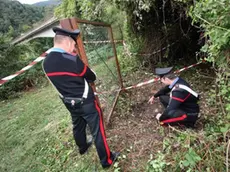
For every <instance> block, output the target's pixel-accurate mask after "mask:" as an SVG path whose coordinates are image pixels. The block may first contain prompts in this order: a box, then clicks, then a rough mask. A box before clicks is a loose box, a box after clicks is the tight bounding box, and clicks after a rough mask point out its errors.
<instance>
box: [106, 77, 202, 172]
mask: <svg viewBox="0 0 230 172" xmlns="http://www.w3.org/2000/svg"><path fill="white" fill-rule="evenodd" d="M149 78H150V77H149V76H145V75H138V79H137V80H136V83H139V80H140V81H145V80H147V79H149ZM191 85H193V84H191ZM161 87H163V85H162V84H161V83H159V82H156V83H153V84H149V85H147V86H143V87H140V88H136V89H131V90H129V91H126V92H123V93H121V95H120V97H119V102H118V104H117V106H116V108H115V111H114V113H113V115H112V116H111V118H110V124H109V125H108V126H107V127H106V130H107V131H106V133H107V136H108V142H109V145H111V149H112V150H114V151H119V152H121V156H120V159H119V167H120V168H121V171H125V172H126V171H132V172H133V171H145V170H146V166H147V162H148V160H149V159H150V156H151V154H152V156H153V158H156V157H155V155H156V153H157V152H158V151H162V148H163V138H164V136H165V135H167V133H168V131H169V130H168V129H167V127H161V126H159V124H158V122H157V120H156V118H155V116H156V114H157V113H159V112H160V113H161V112H163V107H162V105H161V104H160V102H159V100H158V101H156V102H155V103H154V104H152V105H150V104H148V100H149V98H150V97H151V96H152V95H153V94H154V92H156V91H158V90H159V89H160V88H161ZM197 91H198V92H199V93H200V90H197ZM204 102H205V101H203V100H201V103H202V104H203V103H204ZM201 107H206V105H202V106H201ZM202 109H203V108H201V113H204V112H202V111H203V110H202ZM202 127H203V124H201V122H199V120H198V122H197V124H196V130H199V129H201V128H202Z"/></svg>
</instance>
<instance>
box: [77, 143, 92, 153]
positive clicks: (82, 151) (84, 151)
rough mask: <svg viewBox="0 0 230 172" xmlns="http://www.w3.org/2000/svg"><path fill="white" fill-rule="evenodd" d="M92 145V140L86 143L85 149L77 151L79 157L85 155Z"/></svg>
mask: <svg viewBox="0 0 230 172" xmlns="http://www.w3.org/2000/svg"><path fill="white" fill-rule="evenodd" d="M92 143H93V140H90V141H88V142H87V146H86V147H85V148H81V149H79V153H80V154H81V155H83V154H85V153H86V152H87V150H88V149H89V147H90V146H91V145H92Z"/></svg>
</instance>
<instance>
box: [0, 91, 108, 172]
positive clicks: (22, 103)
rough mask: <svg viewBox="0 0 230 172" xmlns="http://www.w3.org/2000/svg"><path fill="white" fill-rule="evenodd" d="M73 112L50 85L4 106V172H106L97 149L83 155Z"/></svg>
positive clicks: (0, 155) (0, 156)
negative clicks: (74, 132) (78, 146)
mask: <svg viewBox="0 0 230 172" xmlns="http://www.w3.org/2000/svg"><path fill="white" fill-rule="evenodd" d="M71 127H72V126H71V119H70V115H69V112H68V111H67V110H66V108H65V107H64V105H63V104H62V103H61V101H60V100H59V98H58V96H57V94H56V93H55V91H54V89H53V88H52V87H51V86H49V87H46V88H42V89H40V90H33V91H30V92H27V93H24V94H23V96H22V97H21V98H19V99H14V100H10V101H6V102H1V105H0V148H1V149H0V161H1V163H0V171H10V172H15V171H23V172H24V171H30V172H31V171H33V172H37V171H95V169H98V170H99V171H103V170H102V169H101V167H100V163H99V160H98V157H97V153H96V151H95V148H92V149H90V151H89V153H88V154H87V155H84V156H80V155H79V154H78V151H77V149H76V146H75V143H74V140H73V137H72V128H71Z"/></svg>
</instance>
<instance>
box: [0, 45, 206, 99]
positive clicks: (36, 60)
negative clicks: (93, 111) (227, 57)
mask: <svg viewBox="0 0 230 172" xmlns="http://www.w3.org/2000/svg"><path fill="white" fill-rule="evenodd" d="M49 51H50V49H49V50H47V51H46V52H45V53H43V54H42V55H40V56H39V57H38V58H37V59H35V60H34V61H33V62H31V63H30V64H28V65H27V66H26V67H24V68H22V69H21V70H19V71H18V72H16V73H15V74H12V75H10V76H7V77H5V78H2V79H0V86H2V85H3V84H4V83H6V82H8V81H10V80H11V79H13V78H15V77H16V76H18V75H20V74H22V73H24V72H25V71H27V70H28V69H30V68H31V67H33V66H34V65H35V64H37V63H39V62H40V61H42V60H44V59H45V57H46V55H47V54H48V53H49ZM203 62H205V60H202V61H200V62H198V63H195V64H192V65H190V66H187V67H184V68H182V69H179V70H177V71H175V72H174V73H180V72H182V71H184V70H187V69H189V68H192V67H195V66H197V65H199V64H200V63H203ZM159 80H160V78H154V79H151V80H148V81H145V82H141V83H138V84H136V85H133V86H129V87H126V88H122V89H119V90H114V91H104V92H96V93H95V95H98V94H106V93H112V92H117V91H120V90H129V89H132V88H137V87H142V86H144V85H147V84H150V83H153V82H156V81H159Z"/></svg>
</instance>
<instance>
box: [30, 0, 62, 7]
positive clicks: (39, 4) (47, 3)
mask: <svg viewBox="0 0 230 172" xmlns="http://www.w3.org/2000/svg"><path fill="white" fill-rule="evenodd" d="M60 3H61V0H49V1H42V2H37V3H34V4H32V6H36V7H47V6H57V5H59V4H60Z"/></svg>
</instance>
